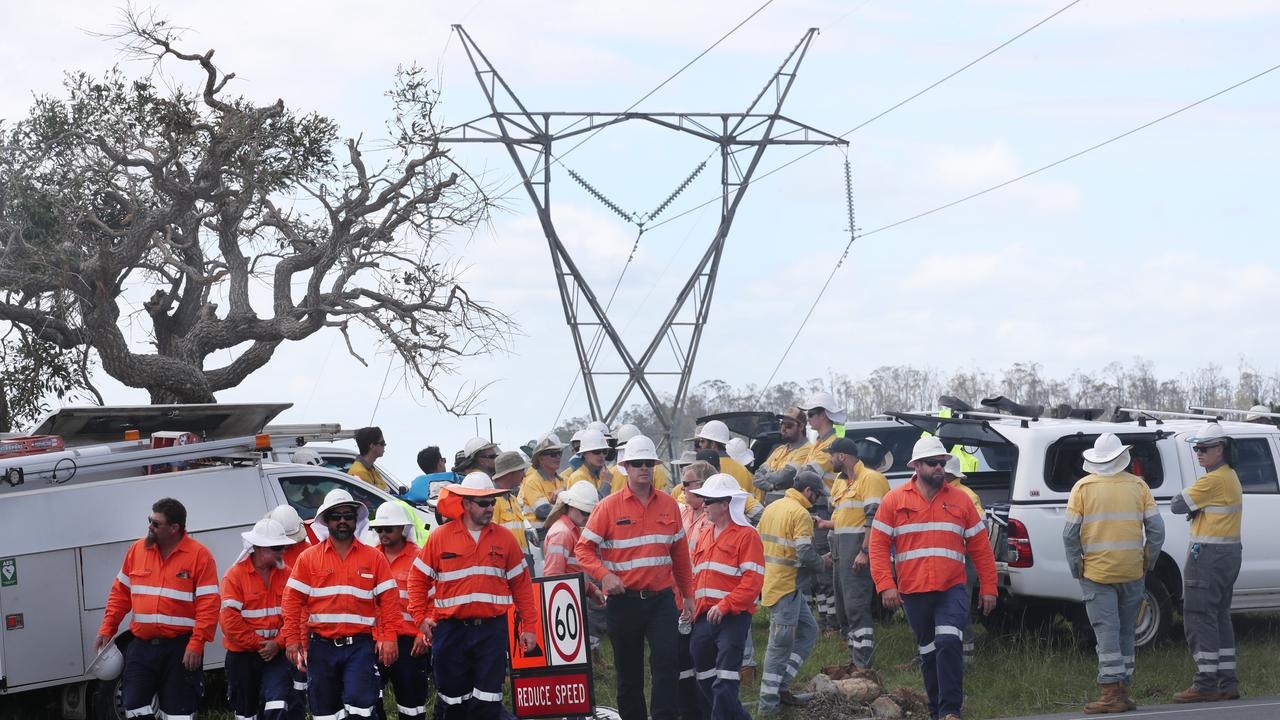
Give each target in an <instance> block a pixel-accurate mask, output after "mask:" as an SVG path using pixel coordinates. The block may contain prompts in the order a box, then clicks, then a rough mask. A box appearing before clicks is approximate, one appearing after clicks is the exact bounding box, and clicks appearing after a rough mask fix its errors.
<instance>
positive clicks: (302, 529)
mask: <svg viewBox="0 0 1280 720" xmlns="http://www.w3.org/2000/svg"><path fill="white" fill-rule="evenodd" d="M267 517H269V518H271V519H272V520H275V521H276V522H278V523H280V526H281V527H283V528H284V534H285V535H288V536H289V537H291V538H293V540H294V542H302V541H303V540H306V539H307V528H306V526H305V525H303V524H302V517H301V516H299V515H298V511H297V510H294V509H293V506H292V505H288V504H284V505H277V506H275V507H274V508H272V509H271V512H269V513H267Z"/></svg>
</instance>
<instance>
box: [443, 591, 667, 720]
mask: <svg viewBox="0 0 1280 720" xmlns="http://www.w3.org/2000/svg"><path fill="white" fill-rule="evenodd" d="M667 599H668V600H670V599H671V598H670V597H668V598H667ZM431 653H432V655H431V665H432V668H433V671H434V675H435V679H436V692H437V693H438V695H437V697H436V702H437V703H444V705H445V709H444V717H445V718H446V720H464V719H465V718H475V719H476V720H498V718H499V717H501V712H502V686H503V683H504V682H505V681H506V678H507V618H506V616H505V615H501V616H498V617H495V618H491V619H489V620H487V621H485V622H482V623H480V624H479V625H463V624H462V623H460V622H457V621H452V620H442V621H441V622H440V624H439V625H437V626H436V628H435V631H434V632H433V633H432V636H431Z"/></svg>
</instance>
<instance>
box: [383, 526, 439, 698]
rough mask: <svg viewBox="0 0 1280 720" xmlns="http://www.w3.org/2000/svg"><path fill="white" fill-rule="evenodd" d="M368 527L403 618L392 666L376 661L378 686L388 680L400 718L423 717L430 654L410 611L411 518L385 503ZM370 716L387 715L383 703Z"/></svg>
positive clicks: (414, 552)
mask: <svg viewBox="0 0 1280 720" xmlns="http://www.w3.org/2000/svg"><path fill="white" fill-rule="evenodd" d="M369 527H370V528H373V530H374V532H376V533H377V534H378V545H379V547H380V548H381V549H382V554H383V556H384V557H386V559H387V565H388V566H389V567H390V568H391V577H393V578H395V581H396V591H397V592H396V594H397V595H399V596H400V617H401V618H402V620H401V622H400V623H398V625H397V627H396V650H397V655H398V657H397V658H396V661H395V662H394V663H392V664H391V665H384V664H382V663H378V675H379V676H380V677H381V686H382V687H383V688H384V689H385V688H386V687H387V682H388V681H390V683H391V687H392V688H393V689H394V690H395V694H396V711H397V712H398V714H399V716H400V717H402V718H421V717H426V714H427V678H428V677H429V676H430V674H431V654H430V649H429V648H428V647H427V638H426V636H424V635H423V634H422V633H420V632H418V626H417V624H416V623H414V622H413V616H412V615H410V614H409V577H410V572H411V571H412V570H413V561H414V559H415V558H416V557H417V556H418V546H417V544H415V543H414V542H413V540H412V538H413V531H414V526H413V521H412V520H410V519H409V515H408V513H406V512H405V509H404V507H403V506H401V505H400V504H399V503H396V502H384V503H382V504H381V505H379V506H378V513H377V515H376V516H375V517H374V519H372V520H370V521H369ZM373 716H374V717H375V718H384V717H386V713H385V711H384V710H383V708H382V703H376V704H375V705H374V708H373Z"/></svg>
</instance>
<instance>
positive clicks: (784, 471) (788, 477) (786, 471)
mask: <svg viewBox="0 0 1280 720" xmlns="http://www.w3.org/2000/svg"><path fill="white" fill-rule="evenodd" d="M795 479H796V466H795V465H794V464H791V463H788V464H786V465H783V466H782V467H781V468H779V469H777V470H773V471H770V470H769V469H768V468H767V467H763V466H762V467H761V468H760V469H759V470H756V474H755V476H754V477H753V478H752V481H751V484H753V485H755V486H756V487H758V488H760V489H761V490H764V491H765V492H769V491H771V490H785V489H787V488H789V487H791V484H792V483H793V482H795Z"/></svg>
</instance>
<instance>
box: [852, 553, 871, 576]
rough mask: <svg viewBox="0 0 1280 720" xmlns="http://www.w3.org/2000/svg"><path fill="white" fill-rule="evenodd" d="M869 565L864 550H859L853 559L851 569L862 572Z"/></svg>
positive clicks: (869, 560) (869, 561) (869, 559)
mask: <svg viewBox="0 0 1280 720" xmlns="http://www.w3.org/2000/svg"><path fill="white" fill-rule="evenodd" d="M870 564H871V558H870V557H868V556H867V551H866V550H859V551H858V554H857V556H856V557H854V558H853V569H854V570H857V571H858V572H862V571H863V570H866V569H867V566H869V565H870Z"/></svg>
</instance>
